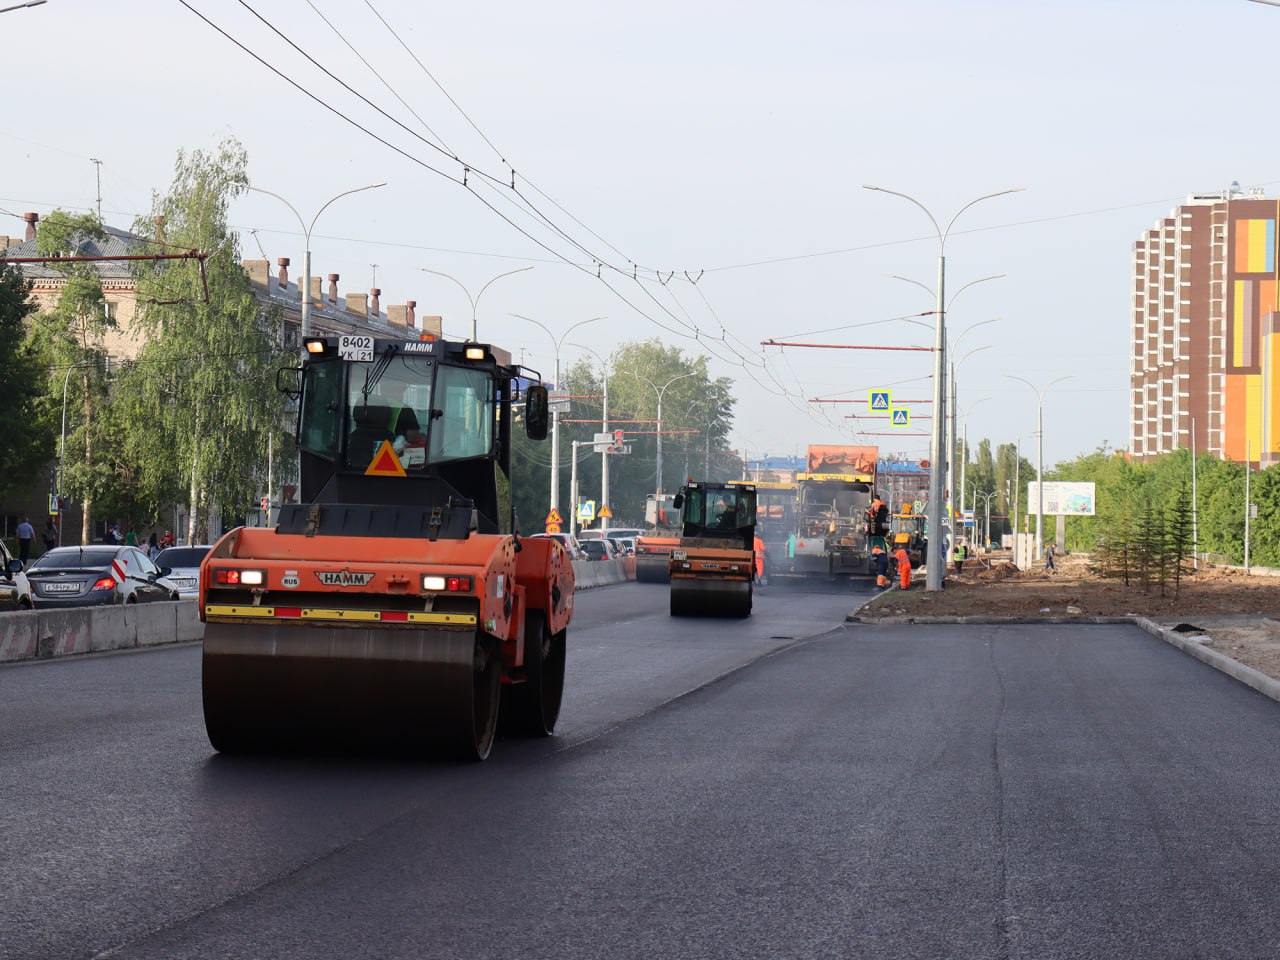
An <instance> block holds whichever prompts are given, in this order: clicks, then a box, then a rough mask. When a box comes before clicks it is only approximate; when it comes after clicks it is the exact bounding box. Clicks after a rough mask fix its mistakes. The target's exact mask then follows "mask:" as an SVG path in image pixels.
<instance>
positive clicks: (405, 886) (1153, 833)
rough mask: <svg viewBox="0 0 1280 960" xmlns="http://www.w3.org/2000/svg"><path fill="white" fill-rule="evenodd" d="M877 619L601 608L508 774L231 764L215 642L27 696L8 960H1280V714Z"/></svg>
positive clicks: (1057, 649)
mask: <svg viewBox="0 0 1280 960" xmlns="http://www.w3.org/2000/svg"><path fill="white" fill-rule="evenodd" d="M859 589H860V588H854V589H853V591H851V590H850V588H848V587H847V586H840V587H835V586H827V585H824V586H822V587H820V588H819V587H810V588H799V589H795V588H793V589H785V590H784V589H781V588H770V589H768V590H766V591H762V592H761V594H760V595H758V596H757V605H756V613H755V615H754V616H753V617H752V618H751V619H750V620H748V621H746V622H738V621H732V622H730V621H713V622H700V621H684V620H681V621H672V620H671V619H670V618H668V617H667V615H666V612H665V611H666V593H665V588H664V587H662V586H660V585H649V584H629V585H626V586H620V587H612V588H606V589H600V590H593V591H589V592H584V593H581V594H580V595H579V610H578V614H577V617H576V619H575V622H574V625H573V627H572V628H571V636H570V656H571V661H570V663H571V666H570V676H569V681H568V689H567V692H566V700H565V707H564V712H563V714H562V720H561V728H560V732H559V735H558V736H557V737H555V738H553V739H551V740H546V741H541V742H535V743H529V742H512V741H500V742H499V743H498V744H497V745H496V746H495V748H494V754H493V756H492V757H491V759H490V760H489V761H488V762H486V763H484V764H471V765H438V764H437V765H429V764H427V765H424V764H420V763H412V762H392V761H386V760H367V761H361V760H358V759H352V758H323V757H320V758H317V757H307V758H278V757H277V758H272V757H258V758H229V757H220V756H218V755H215V754H213V753H212V751H211V750H210V749H209V746H208V743H207V741H206V740H205V738H204V731H203V727H202V723H201V718H200V706H199V651H198V648H197V647H195V646H194V645H192V646H185V647H180V648H167V649H160V650H151V651H146V652H140V653H128V654H115V655H110V656H102V657H90V658H80V659H74V660H66V661H59V662H50V663H40V664H29V665H15V666H10V667H4V668H0V957H3V958H6V960H7V958H46V957H47V958H58V960H62V958H79V957H121V958H157V960H158V958H165V960H173V958H193V960H194V958H201V960H204V958H211V957H217V958H275V957H279V958H299V960H301V958H307V960H315V958H323V957H342V958H363V957H369V958H380V960H381V958H406V960H410V958H412V960H420V958H435V957H440V958H455V957H456V958H504V960H511V958H534V957H536V958H542V957H546V958H552V957H554V958H579V957H582V958H588V957H589V958H596V957H608V958H642V957H643V958H665V957H679V958H726V960H727V958H734V960H740V958H780V957H841V958H844V957H868V958H880V957H886V958H888V957H929V958H947V960H952V958H967V957H974V958H1004V957H1018V958H1028V960H1030V958H1035V960H1047V958H1057V957H1072V958H1075V957H1097V958H1117V957H1135V958H1138V957H1140V958H1161V960H1163V958H1181V957H1205V958H1214V960H1218V958H1226V957H1241V958H1244V957H1247V958H1251V960H1256V958H1266V957H1277V958H1280V932H1278V931H1280V924H1277V923H1276V921H1275V915H1276V904H1275V901H1276V890H1277V889H1280V882H1278V881H1280V831H1278V829H1277V825H1278V824H1280V814H1278V813H1277V807H1278V803H1277V798H1280V735H1278V734H1280V705H1277V704H1275V703H1273V702H1272V701H1270V700H1267V699H1265V698H1264V697H1262V696H1260V695H1259V694H1256V693H1254V692H1253V691H1251V690H1249V689H1247V688H1245V687H1243V686H1241V685H1239V684H1238V683H1236V682H1235V681H1233V680H1231V679H1229V678H1227V677H1225V676H1223V675H1221V674H1219V673H1217V672H1216V671H1213V670H1212V669H1210V668H1208V667H1207V666H1205V665H1204V664H1202V663H1199V662H1198V661H1196V660H1193V659H1192V658H1190V657H1188V656H1186V655H1185V654H1182V653H1181V652H1179V651H1177V650H1175V649H1173V648H1171V647H1169V646H1167V645H1165V644H1163V643H1162V642H1160V641H1159V640H1157V639H1156V638H1153V637H1151V636H1149V635H1148V634H1146V633H1143V632H1142V631H1140V630H1138V629H1137V628H1135V627H1128V626H1104V627H1084V626H1081V627H1062V626H1026V627H974V626H931V627H904V626H894V627H889V626H883V627H875V626H866V625H850V626H849V627H848V628H845V627H844V626H843V624H842V623H841V621H842V619H843V615H844V613H845V612H846V611H847V610H848V609H849V608H850V607H851V606H853V604H854V603H855V602H856V600H857V597H856V596H855V595H854V594H856V593H857V592H858V590H859Z"/></svg>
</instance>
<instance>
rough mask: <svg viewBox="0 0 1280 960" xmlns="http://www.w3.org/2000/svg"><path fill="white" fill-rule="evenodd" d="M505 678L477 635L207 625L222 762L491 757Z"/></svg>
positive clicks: (211, 701)
mask: <svg viewBox="0 0 1280 960" xmlns="http://www.w3.org/2000/svg"><path fill="white" fill-rule="evenodd" d="M501 671H502V658H501V655H500V647H499V644H498V641H497V640H496V639H494V638H493V637H489V636H487V635H485V634H483V633H480V632H479V631H477V630H475V629H472V630H447V629H430V630H398V629H388V628H381V629H379V628H346V629H340V628H336V627H315V626H310V625H308V626H293V625H287V624H285V625H281V624H229V623H206V624H205V633H204V658H203V676H202V687H203V696H204V721H205V729H206V731H207V732H208V734H209V742H210V743H211V744H213V747H214V749H215V750H218V751H220V752H223V753H240V752H257V751H269V750H292V749H304V750H319V751H331V750H357V751H359V752H378V753H381V752H389V753H397V754H405V753H408V754H413V755H435V756H448V757H455V758H459V759H468V760H483V759H484V758H485V757H486V756H488V754H489V749H490V747H492V745H493V738H494V734H495V732H496V729H497V720H498V697H499V692H498V686H499V681H500V679H501Z"/></svg>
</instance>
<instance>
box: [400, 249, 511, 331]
mask: <svg viewBox="0 0 1280 960" xmlns="http://www.w3.org/2000/svg"><path fill="white" fill-rule="evenodd" d="M418 269H419V270H421V271H422V272H423V273H434V274H435V275H436V276H437V277H444V278H445V279H446V280H452V281H453V282H454V283H456V284H457V285H458V286H460V287H461V288H462V292H463V293H465V294H466V295H467V299H468V300H470V301H471V342H472V343H478V342H479V340H480V338H479V336H478V335H477V333H476V306H477V304H479V303H480V298H481V297H483V296H484V292H485V291H486V290H488V289H489V286H490V284H492V283H494V282H495V281H497V280H501V279H502V278H503V277H509V276H511V275H512V274H513V273H524V272H525V271H526V270H532V269H533V267H520V268H519V269H518V270H508V271H507V272H506V273H500V274H498V275H497V276H496V277H494V278H493V279H491V280H489V281H487V282H486V283H485V285H484V286H483V287H481V288H480V292H479V293H477V294H476V295H475V296H474V297H473V296H472V295H471V291H470V290H468V289H467V286H466V284H464V283H463V282H462V281H461V280H459V279H458V278H457V277H455V276H453V275H452V274H448V273H445V272H444V271H443V270H432V269H431V268H430V267H419V268H418ZM526 319H527V318H526Z"/></svg>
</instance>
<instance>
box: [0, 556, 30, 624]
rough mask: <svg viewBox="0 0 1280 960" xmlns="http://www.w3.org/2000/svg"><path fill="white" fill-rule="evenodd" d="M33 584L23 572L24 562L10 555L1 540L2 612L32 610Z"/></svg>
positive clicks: (0, 596)
mask: <svg viewBox="0 0 1280 960" xmlns="http://www.w3.org/2000/svg"><path fill="white" fill-rule="evenodd" d="M30 609H31V584H30V583H29V582H28V581H27V575H26V574H25V573H23V572H22V561H21V560H15V559H14V558H13V557H12V556H10V555H9V550H8V548H6V547H5V545H4V541H3V540H0V610H30Z"/></svg>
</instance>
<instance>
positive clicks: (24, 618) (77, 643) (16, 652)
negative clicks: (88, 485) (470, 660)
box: [0, 557, 636, 663]
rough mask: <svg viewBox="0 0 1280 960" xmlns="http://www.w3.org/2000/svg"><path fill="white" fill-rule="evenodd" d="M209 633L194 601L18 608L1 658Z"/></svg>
mask: <svg viewBox="0 0 1280 960" xmlns="http://www.w3.org/2000/svg"><path fill="white" fill-rule="evenodd" d="M573 574H574V577H575V579H576V581H577V586H578V589H579V590H589V589H590V588H592V587H605V586H610V585H612V584H615V583H626V582H627V581H628V580H634V579H635V578H636V560H635V557H621V558H619V559H617V560H575V561H573ZM203 637H204V624H203V623H201V622H200V617H199V615H198V614H197V612H196V601H194V600H180V601H178V602H177V603H167V602H161V603H140V604H129V605H128V606H111V607H67V608H65V609H60V610H30V611H14V612H12V613H4V614H0V663H11V662H14V661H18V660H44V659H48V658H50V657H69V656H74V655H75V654H78V653H102V652H104V651H108V650H131V649H134V648H136V647H156V646H161V645H162V644H166V643H182V642H185V641H189V640H199V639H201V638H203Z"/></svg>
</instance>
